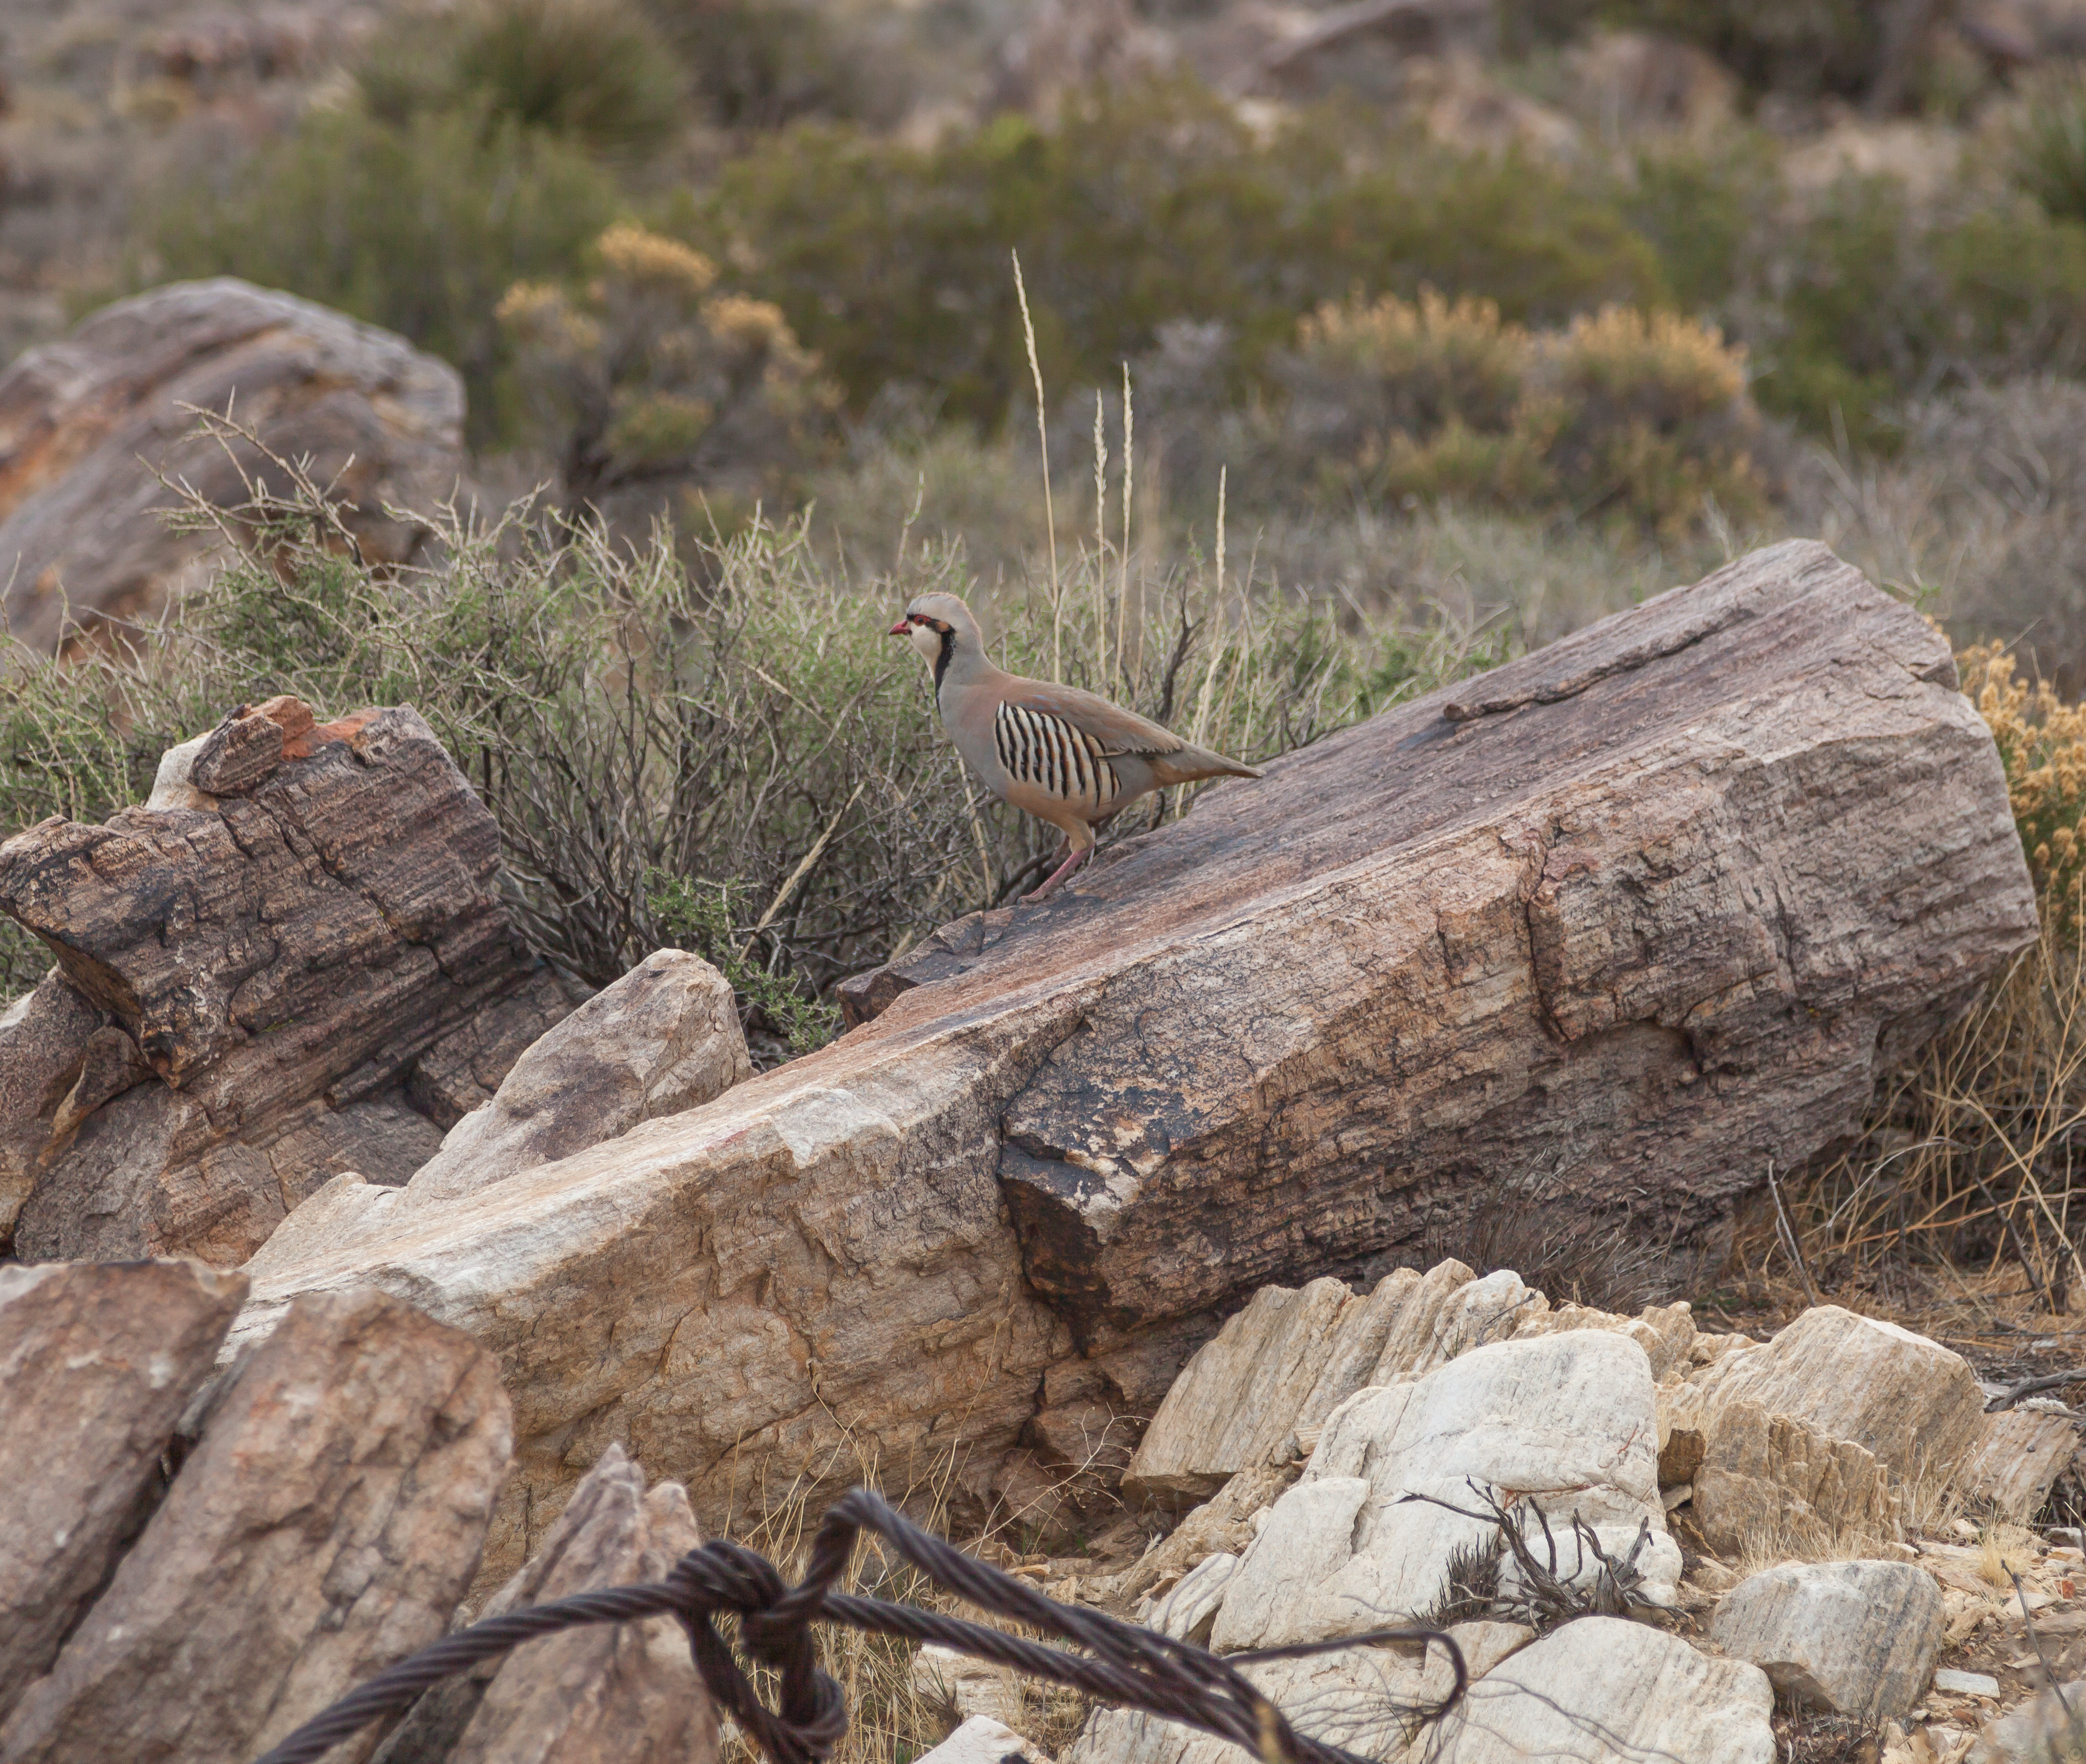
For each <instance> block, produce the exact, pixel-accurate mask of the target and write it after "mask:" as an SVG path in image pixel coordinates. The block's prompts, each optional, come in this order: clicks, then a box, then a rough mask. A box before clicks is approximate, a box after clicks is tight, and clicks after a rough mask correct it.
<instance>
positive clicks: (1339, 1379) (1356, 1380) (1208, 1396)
mask: <svg viewBox="0 0 2086 1764" xmlns="http://www.w3.org/2000/svg"><path fill="white" fill-rule="evenodd" d="M1582 1329H1598V1330H1600V1331H1603V1332H1607V1333H1611V1334H1616V1335H1624V1336H1628V1337H1629V1338H1630V1339H1631V1340H1633V1341H1635V1342H1636V1343H1637V1344H1638V1346H1640V1347H1641V1348H1642V1349H1644V1350H1645V1357H1646V1358H1647V1359H1648V1360H1649V1361H1650V1365H1651V1371H1652V1377H1653V1378H1654V1381H1656V1380H1658V1379H1661V1378H1665V1377H1666V1376H1667V1374H1669V1373H1670V1372H1671V1371H1672V1370H1673V1369H1674V1368H1675V1366H1678V1365H1679V1364H1680V1363H1681V1362H1682V1361H1684V1359H1685V1358H1686V1357H1687V1355H1688V1351H1689V1349H1690V1348H1691V1347H1692V1344H1693V1342H1694V1339H1695V1325H1694V1323H1693V1320H1692V1318H1691V1317H1690V1316H1689V1314H1688V1306H1686V1305H1685V1304H1678V1305H1650V1306H1645V1310H1644V1314H1643V1315H1642V1316H1641V1317H1620V1316H1617V1315H1616V1314H1613V1313H1612V1312H1609V1311H1603V1310H1594V1308H1593V1307H1592V1306H1586V1305H1565V1306H1561V1307H1560V1309H1558V1310H1552V1309H1551V1308H1550V1301H1549V1300H1548V1299H1547V1298H1546V1297H1543V1294H1542V1293H1539V1292H1536V1291H1535V1290H1534V1289H1532V1288H1530V1287H1529V1286H1528V1285H1526V1284H1524V1283H1523V1281H1522V1278H1521V1276H1519V1275H1518V1274H1516V1273H1514V1272H1513V1270H1511V1269H1509V1268H1501V1269H1499V1270H1497V1271H1496V1272H1493V1273H1491V1274H1488V1275H1487V1276H1485V1277H1484V1279H1483V1280H1479V1279H1478V1278H1477V1277H1476V1276H1475V1275H1474V1274H1473V1273H1472V1272H1471V1270H1470V1269H1469V1268H1467V1267H1465V1266H1464V1264H1463V1263H1461V1262H1457V1261H1453V1260H1452V1261H1445V1262H1440V1263H1436V1264H1435V1266H1434V1267H1433V1268H1429V1269H1428V1271H1427V1272H1426V1273H1425V1274H1424V1275H1423V1274H1420V1273H1417V1272H1415V1271H1414V1270H1412V1269H1411V1268H1398V1269H1397V1270H1395V1271H1394V1272H1391V1273H1390V1274H1387V1275H1386V1276H1384V1277H1383V1279H1382V1280H1380V1281H1378V1282H1377V1285H1376V1288H1375V1289H1374V1290H1373V1292H1371V1293H1369V1296H1368V1297H1366V1298H1362V1297H1357V1296H1356V1294H1355V1293H1352V1292H1351V1291H1349V1289H1347V1287H1346V1286H1345V1285H1343V1284H1342V1283H1341V1282H1339V1280H1313V1281H1312V1282H1311V1284H1310V1285H1308V1286H1306V1287H1305V1288H1304V1289H1302V1290H1301V1291H1292V1290H1291V1289H1289V1288H1288V1287H1284V1286H1263V1287H1262V1289H1260V1290H1259V1291H1258V1293H1254V1295H1253V1297H1252V1298H1251V1299H1250V1300H1249V1301H1248V1302H1247V1304H1246V1307H1245V1310H1242V1311H1241V1312H1239V1313H1238V1314H1237V1316H1235V1317H1233V1318H1232V1319H1230V1321H1229V1322H1228V1323H1225V1325H1224V1327H1223V1328H1222V1329H1220V1331H1218V1332H1217V1336H1216V1339H1215V1340H1214V1341H1211V1342H1209V1343H1207V1344H1206V1345H1205V1346H1203V1348H1202V1349H1199V1350H1198V1352H1197V1353H1196V1354H1195V1357H1194V1358H1193V1359H1192V1360H1190V1361H1189V1362H1188V1364H1187V1366H1186V1368H1185V1369H1184V1370H1182V1372H1181V1375H1180V1377H1179V1378H1176V1379H1175V1380H1174V1381H1173V1387H1172V1388H1171V1389H1169V1391H1167V1393H1166V1400H1165V1401H1164V1402H1163V1403H1161V1404H1160V1406H1159V1412H1158V1413H1157V1414H1156V1415H1155V1416H1154V1417H1152V1425H1151V1426H1150V1427H1149V1428H1148V1429H1147V1430H1146V1431H1145V1434H1144V1438H1143V1441H1142V1442H1140V1443H1139V1446H1138V1448H1137V1451H1136V1453H1135V1455H1134V1456H1133V1457H1132V1458H1131V1459H1130V1464H1129V1466H1128V1468H1127V1469H1126V1472H1124V1476H1123V1479H1122V1487H1123V1492H1124V1493H1126V1494H1127V1495H1129V1496H1130V1498H1132V1499H1134V1500H1157V1501H1160V1502H1168V1503H1178V1502H1181V1501H1184V1500H1194V1499H1199V1498H1203V1497H1204V1496H1207V1495H1209V1494H1212V1493H1215V1492H1216V1490H1217V1489H1220V1488H1221V1487H1223V1486H1224V1484H1225V1483H1226V1482H1227V1481H1229V1480H1230V1479H1231V1478H1232V1476H1235V1475H1237V1473H1238V1472H1240V1471H1241V1470H1244V1469H1246V1468H1249V1466H1252V1465H1255V1464H1280V1463H1284V1462H1286V1461H1288V1459H1291V1458H1293V1457H1297V1456H1304V1455H1309V1451H1310V1449H1311V1447H1313V1445H1314V1444H1316V1443H1317V1439H1318V1429H1319V1427H1320V1425H1321V1424H1322V1422H1323V1421H1325V1419H1326V1417H1327V1416H1328V1415H1330V1414H1331V1413H1332V1412H1333V1411H1334V1409H1335V1408H1337V1407H1338V1406H1339V1404H1341V1403H1342V1402H1343V1401H1344V1400H1346V1399H1347V1397H1349V1396H1351V1395H1353V1394H1354V1392H1356V1391H1358V1390H1360V1389H1361V1388H1362V1387H1364V1386H1365V1385H1370V1384H1394V1383H1398V1381H1400V1380H1401V1379H1407V1378H1420V1377H1422V1376H1424V1374H1426V1373H1428V1372H1429V1371H1432V1370H1433V1369H1434V1368H1435V1367H1437V1366H1445V1365H1446V1364H1447V1363H1448V1362H1449V1361H1450V1360H1452V1359H1454V1358H1455V1357H1457V1356H1458V1354H1461V1353H1467V1351H1468V1350H1469V1349H1472V1348H1475V1347H1481V1346H1483V1345H1484V1344H1485V1343H1486V1342H1488V1341H1513V1340H1525V1339H1529V1338H1532V1337H1534V1336H1547V1335H1557V1334H1560V1333H1564V1332H1569V1331H1573V1330H1582Z"/></svg>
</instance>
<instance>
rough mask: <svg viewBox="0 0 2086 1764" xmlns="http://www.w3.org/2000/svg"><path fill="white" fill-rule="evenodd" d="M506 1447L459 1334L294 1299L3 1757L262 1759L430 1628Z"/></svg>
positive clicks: (479, 1372)
mask: <svg viewBox="0 0 2086 1764" xmlns="http://www.w3.org/2000/svg"><path fill="white" fill-rule="evenodd" d="M511 1449H512V1435H511V1427H510V1422H509V1412H508V1404H507V1398H506V1395H505V1394H504V1392H503V1391H501V1390H500V1375H499V1368H498V1366H496V1364H495V1362H494V1361H493V1358H492V1356H491V1355H490V1354H489V1353H486V1352H485V1351H484V1350H483V1349H481V1348H479V1346H478V1345H477V1344H475V1343H474V1342H473V1341H472V1340H470V1338H469V1337H468V1336H464V1335H462V1334H461V1333H460V1332H458V1331H456V1330H454V1329H450V1328H447V1327H444V1326H443V1325H441V1324H440V1323H434V1322H432V1321H430V1320H429V1319H428V1318H426V1317H424V1316H423V1315H421V1314H419V1312H417V1311H415V1310H412V1309H411V1307H410V1306H406V1305H403V1304H401V1303H399V1302H398V1301H397V1300H396V1299H393V1298H390V1297H385V1295H383V1294H381V1293H376V1292H373V1291H368V1290H365V1291H363V1292H360V1293H346V1294H342V1295H339V1296H338V1297H327V1298H320V1299H313V1300H309V1301H308V1302H304V1303H301V1304H299V1305H296V1306H292V1308H291V1310H290V1311H289V1314H287V1316H286V1317H285V1318H284V1319H283V1323H282V1327H280V1328H279V1329H277V1330H276V1331H275V1333H274V1335H273V1336H270V1338H269V1340H268V1341H267V1342H266V1344H265V1345H264V1346H262V1348H261V1349H259V1351H258V1352H257V1353H255V1354H254V1355H253V1357H252V1359H250V1360H249V1361H247V1362H246V1364H245V1366H243V1367H242V1368H241V1370H239V1371H237V1372H236V1374H234V1376H233V1377H232V1380H231V1382H230V1383H229V1384H228V1387H226V1388H225V1389H224V1391H222V1392H221V1393H219V1396H218V1397H217V1399H216V1402H215V1407H214V1408H213V1409H212V1411H211V1413H210V1414H209V1416H208V1417H207V1419H206V1421H205V1422H204V1424H203V1427H202V1436H201V1438H200V1439H199V1440H198V1442H197V1445H196V1448H195V1450H194V1453H193V1454H192V1455H190V1456H189V1459H188V1461H187V1462H186V1463H185V1464H183V1465H182V1467H181V1473H180V1474H179V1475H178V1476H176V1477H175V1479H174V1483H173V1486H172V1489H170V1490H169V1491H168V1495H167V1498H166V1500H165V1501H164V1502H163V1503H162V1504H161V1506H160V1509H159V1510H158V1511H157V1512H156V1513H155V1514H154V1515H152V1519H151V1523H149V1524H147V1526H146V1528H145V1530H144V1532H143V1535H142V1536H140V1537H139V1538H138V1542H137V1544H136V1545H135V1546H134V1548H133V1549H131V1551H130V1553H129V1554H128V1555H126V1557H124V1558H123V1561H122V1563H121V1566H119V1567H118V1568H117V1570H116V1575H115V1578H114V1579H113V1580H112V1581H111V1582H110V1583H109V1590H108V1591H105V1592H104V1593H103V1594H102V1595H101V1596H100V1598H99V1599H97V1600H96V1601H95V1604H94V1608H93V1609H92V1611H91V1612H90V1613H88V1615H87V1619H86V1621H84V1622H83V1623H82V1624H81V1625H80V1626H79V1628H78V1629H77V1630H75V1631H74V1633H73V1635H72V1638H71V1639H70V1641H68V1642H67V1643H66V1645H65V1648H64V1651H62V1653H60V1654H59V1655H58V1657H57V1662H56V1663H55V1664H53V1666H52V1668H51V1669H50V1671H49V1672H48V1673H47V1674H46V1675H45V1677H42V1678H40V1679H39V1680H38V1681H36V1683H34V1684H33V1685H30V1686H28V1689H27V1691H26V1693H25V1694H23V1698H22V1699H21V1701H20V1702H19V1705H18V1706H17V1707H16V1708H15V1711H14V1713H13V1715H11V1716H10V1717H9V1718H8V1719H7V1720H6V1723H5V1724H0V1758H5V1759H6V1761H7V1764H108V1761H109V1760H112V1759H116V1758H126V1759H148V1758H149V1759H151V1760H152V1761H154V1764H225V1761H227V1760H235V1759H241V1758H250V1757H252V1756H253V1755H254V1754H255V1753H259V1752H262V1751H265V1750H266V1749H267V1748H268V1747H269V1746H270V1745H274V1744H275V1741H278V1740H280V1739H282V1738H283V1737H285V1736H287V1734H289V1733H290V1732H292V1730H293V1729H294V1728H297V1727H298V1726H300V1725H301V1724H303V1723H304V1722H305V1721H308V1720H309V1719H311V1718H312V1717H313V1715H317V1713H318V1712H319V1711H321V1709H323V1708H325V1707H326V1706H327V1705H328V1704H329V1703H330V1702H333V1701H334V1698H338V1697H339V1696H341V1695H343V1694H345V1693H346V1692H347V1691H349V1690H351V1689H354V1688H355V1686H356V1685H360V1684H361V1683H362V1682H363V1681H364V1680H366V1679H368V1678H369V1677H372V1676H373V1675H374V1674H375V1673H377V1672H380V1671H381V1670H382V1669H383V1668H385V1666H387V1665H389V1664H391V1662H392V1661H394V1660H398V1659H400V1658H402V1657H403V1656H404V1655H407V1654H409V1653H411V1652H412V1651H414V1650H415V1648H418V1647H424V1646H426V1644H427V1643H429V1642H432V1641H433V1640H434V1639H435V1638H436V1637H438V1636H440V1635H441V1634H442V1633H443V1631H444V1630H445V1629H446V1628H447V1627H448V1626H449V1616H450V1613H452V1612H453V1611H454V1609H455V1608H456V1605H457V1601H458V1600H459V1599H461V1598H462V1596H463V1593H464V1590H465V1588H466V1587H468V1586H469V1585H470V1579H471V1574H472V1573H473V1571H474V1570H475V1569H476V1567H477V1566H478V1560H479V1549H480V1546H481V1545H482V1544H483V1540H484V1538H485V1531H486V1523H487V1520H488V1519H490V1518H491V1516H492V1506H493V1499H494V1497H495V1495H496V1493H498V1491H499V1488H500V1480H501V1478H502V1477H503V1476H504V1475H505V1474H506V1471H507V1464H508V1457H509V1452H510V1451H511ZM377 1737H378V1736H377V1733H376V1732H374V1731H372V1732H369V1733H368V1734H367V1735H365V1736H364V1739H363V1740H362V1741H361V1742H360V1743H359V1744H357V1745H350V1746H347V1747H343V1748H342V1749H339V1750H338V1751H336V1752H334V1753H330V1754H328V1755H329V1758H334V1759H338V1760H340V1761H341V1764H348V1761H350V1760H354V1759H360V1758H367V1757H368V1755H369V1753H370V1752H371V1750H373V1749H374V1747H375V1745H376V1743H377Z"/></svg>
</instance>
